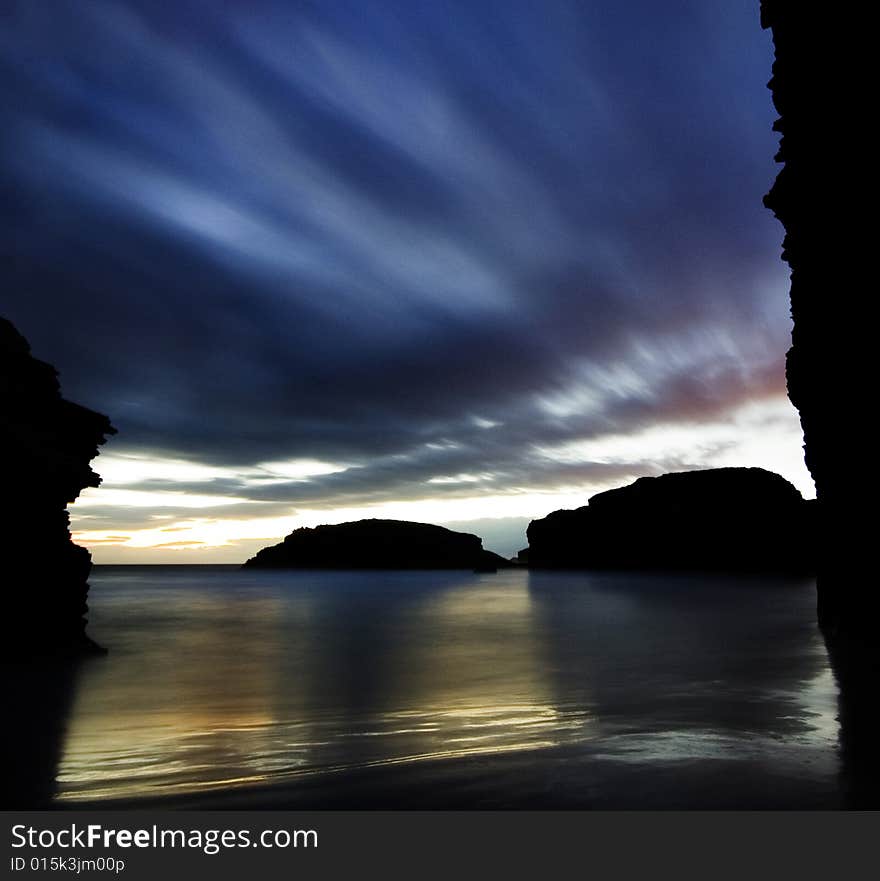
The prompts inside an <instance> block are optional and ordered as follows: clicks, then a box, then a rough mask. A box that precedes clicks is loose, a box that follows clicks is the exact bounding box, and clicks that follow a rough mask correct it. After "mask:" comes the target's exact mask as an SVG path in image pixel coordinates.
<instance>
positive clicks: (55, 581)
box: [0, 318, 115, 655]
mask: <svg viewBox="0 0 880 881" xmlns="http://www.w3.org/2000/svg"><path fill="white" fill-rule="evenodd" d="M0 413H2V427H0V461H2V462H3V468H4V474H3V490H4V509H5V510H4V520H5V522H4V526H3V529H2V531H0V541H2V544H3V549H2V558H3V569H4V573H3V575H4V578H3V586H4V590H3V616H4V617H3V620H4V627H3V632H2V635H0V640H2V650H0V651H2V654H3V655H19V654H21V653H23V652H26V653H35V654H64V655H69V654H76V653H79V652H82V651H84V650H94V649H95V648H96V647H95V645H94V643H92V642H91V640H90V639H89V638H88V637H87V636H86V634H85V618H84V616H85V613H86V609H87V607H86V595H87V593H88V584H87V578H88V575H89V570H90V568H91V556H90V554H89V552H88V551H87V550H85V548H81V547H78V546H77V545H75V544H73V542H72V541H71V540H70V532H69V531H68V523H69V516H68V513H67V505H68V504H69V503H70V502H73V501H74V500H75V499H76V497H77V496H78V495H79V493H80V491H81V490H83V489H84V488H85V487H87V486H98V484H99V483H100V482H101V479H100V477H98V475H97V474H95V472H94V471H92V469H91V468H90V467H89V462H90V461H91V460H92V459H93V458H94V457H95V456H96V455H97V454H98V449H97V448H98V446H99V445H100V444H102V443H104V441H105V439H106V436H107V435H110V434H115V429H114V428H113V427H112V426H111V425H110V422H109V420H108V419H107V417H106V416H102V415H101V414H100V413H95V412H93V411H92V410H87V409H86V408H85V407H80V406H79V405H77V404H73V403H71V402H70V401H66V400H65V399H64V398H63V397H61V392H60V390H59V386H58V379H57V373H56V371H55V370H54V369H53V368H52V367H51V366H50V365H49V364H46V363H44V362H43V361H38V360H37V359H36V358H34V357H32V356H31V354H30V348H29V346H28V344H27V342H26V340H25V339H24V337H22V336H21V334H19V333H18V331H16V329H15V328H14V327H13V326H12V324H10V322H8V321H7V320H5V319H2V318H0Z"/></svg>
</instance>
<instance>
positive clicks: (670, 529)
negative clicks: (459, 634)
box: [528, 468, 814, 571]
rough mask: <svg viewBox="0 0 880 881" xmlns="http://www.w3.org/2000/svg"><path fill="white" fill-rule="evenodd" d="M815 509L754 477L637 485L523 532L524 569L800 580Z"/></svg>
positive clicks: (706, 476)
mask: <svg viewBox="0 0 880 881" xmlns="http://www.w3.org/2000/svg"><path fill="white" fill-rule="evenodd" d="M813 511H814V503H811V502H807V501H805V500H804V499H803V497H802V496H801V494H800V493H799V492H798V491H797V490H796V489H795V488H794V487H793V486H792V485H791V484H790V483H789V482H788V481H787V480H785V479H784V478H782V477H780V476H779V475H778V474H773V473H772V472H770V471H764V470H763V469H761V468H717V469H711V470H706V471H684V472H680V473H676V474H664V475H662V476H661V477H642V478H639V479H638V480H637V481H636V482H635V483H631V484H630V485H629V486H624V487H621V488H620V489H613V490H609V491H607V492H603V493H599V494H598V495H595V496H593V497H592V498H591V499H590V501H589V504H587V505H586V506H584V507H583V508H578V509H577V510H574V511H554V512H553V513H552V514H550V515H548V516H547V517H545V518H544V519H542V520H534V521H532V523H530V524H529V528H528V537H529V549H528V561H529V566H530V567H532V568H539V569H540V568H590V569H593V568H597V569H690V570H724V571H809V570H810V568H811V564H812V559H811V543H810V541H809V538H808V536H809V535H810V532H811V530H812V522H813V519H814V518H813V516H812V515H813Z"/></svg>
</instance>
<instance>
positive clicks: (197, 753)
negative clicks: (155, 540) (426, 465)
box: [57, 566, 838, 806]
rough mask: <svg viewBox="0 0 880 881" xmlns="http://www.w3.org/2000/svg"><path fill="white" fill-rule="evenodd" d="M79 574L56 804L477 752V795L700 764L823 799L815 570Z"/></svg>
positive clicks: (831, 739)
mask: <svg viewBox="0 0 880 881" xmlns="http://www.w3.org/2000/svg"><path fill="white" fill-rule="evenodd" d="M91 584H92V590H91V596H90V605H91V615H90V618H91V624H90V632H91V634H92V636H93V637H94V638H95V639H97V640H98V641H99V642H101V643H102V644H103V645H105V646H107V647H108V648H109V650H110V654H109V655H108V656H107V657H106V658H102V659H98V660H95V661H91V662H89V663H88V664H86V665H84V667H83V669H82V671H81V673H80V675H79V677H78V683H77V689H76V696H75V700H74V703H73V707H72V711H71V714H70V718H69V720H68V724H67V733H66V737H65V741H64V747H63V752H62V758H61V762H60V766H59V771H58V794H57V798H58V799H59V800H60V801H63V802H70V801H78V800H83V799H86V800H93V799H104V798H126V799H137V798H139V797H144V796H154V795H160V794H167V793H186V792H205V791H214V790H218V789H228V788H230V787H236V786H241V785H246V784H266V783H274V782H282V783H283V782H285V781H287V782H289V783H290V784H291V785H294V784H295V783H296V781H298V780H301V779H305V778H309V779H312V780H314V778H315V777H320V775H330V774H331V772H339V771H340V770H342V771H347V770H353V769H354V770H357V769H363V768H370V767H382V766H401V765H408V764H409V765H411V766H412V768H413V769H415V768H416V767H417V766H419V765H423V763H426V762H427V761H428V760H432V759H443V760H447V761H446V762H445V763H443V764H441V765H439V766H436V765H435V767H445V768H450V769H454V768H455V767H456V765H457V764H459V765H460V761H461V760H466V759H474V758H479V759H480V761H479V763H478V764H479V767H480V769H481V774H482V775H483V776H482V778H481V779H483V780H484V785H485V786H487V787H489V788H490V789H491V788H492V787H495V788H496V789H498V788H501V789H503V788H504V787H508V788H510V787H516V786H517V785H518V784H517V781H516V779H514V778H512V777H511V776H510V770H511V768H520V769H523V768H527V769H531V770H530V772H529V773H530V774H531V778H530V779H531V783H530V784H529V785H535V783H534V779H533V778H536V775H538V776H540V775H541V774H543V775H544V776H543V777H542V780H543V782H542V783H541V784H540V785H541V786H543V787H544V789H545V790H552V787H557V788H558V791H559V792H560V793H561V795H560V797H562V795H563V794H565V793H567V794H568V795H569V796H570V795H571V794H572V792H578V791H579V792H587V791H589V792H591V793H592V795H594V796H597V797H599V801H600V802H601V801H602V798H601V796H603V787H604V789H605V790H607V792H604V795H608V794H609V793H611V794H613V793H617V794H619V792H620V789H621V787H622V786H630V787H632V786H635V787H636V788H637V789H638V788H639V787H641V791H643V792H644V791H645V790H646V788H647V789H650V787H651V786H652V785H655V786H658V785H660V784H659V783H658V782H657V781H665V782H663V783H662V786H664V787H667V789H668V787H670V786H671V787H673V788H674V787H675V786H679V785H681V786H693V785H696V784H695V783H694V781H706V780H707V779H709V778H711V775H713V774H714V775H715V777H714V778H712V779H717V780H720V781H722V782H720V783H719V784H718V785H721V786H725V787H728V788H730V787H734V789H735V788H736V787H737V786H739V785H741V784H740V783H738V782H737V781H751V782H750V783H748V784H747V787H746V789H744V790H743V798H744V799H745V800H746V801H748V799H749V797H750V796H749V792H752V790H754V787H755V786H758V787H759V788H760V787H761V786H765V787H771V788H772V787H775V786H779V785H781V786H783V787H785V786H788V785H796V786H806V787H807V790H808V792H809V793H810V795H809V798H813V797H816V798H818V799H819V802H820V803H824V801H823V800H825V799H833V797H834V788H835V786H836V783H835V781H836V777H837V773H838V756H837V737H838V730H837V722H836V718H835V717H836V697H837V693H836V688H835V685H834V681H833V679H832V676H831V673H830V670H829V664H828V658H827V655H826V652H825V649H824V646H823V644H822V641H821V639H820V637H819V633H818V631H817V629H816V627H815V623H814V621H815V611H814V602H815V587H814V584H813V582H812V581H810V580H803V579H801V580H797V579H795V580H792V579H779V578H776V579H773V578H734V577H712V576H681V577H672V576H669V575H662V576H661V575H621V574H613V575H605V574H603V575H591V574H583V573H578V574H571V573H531V574H530V573H528V572H525V571H521V570H512V571H502V572H499V573H498V574H494V575H488V574H486V575H482V574H471V573H464V572H454V573H445V572H424V573H421V572H419V573H413V572H379V573H376V572H363V573H361V572H356V573H352V572H253V571H241V570H238V569H236V568H232V567H219V566H218V567H201V566H199V567H184V566H179V567H97V568H96V569H95V570H94V572H93V575H92V578H91ZM514 756H515V757H516V758H517V762H516V763H515V764H511V762H510V759H511V758H512V757H514ZM551 758H552V761H551ZM538 768H543V769H544V770H543V771H541V772H540V773H539V772H538V771H536V770H535V769H538ZM496 769H497V774H496V775H495V777H496V778H497V779H495V778H493V773H494V771H495V770H496ZM646 771H650V774H648V775H647V776H646V774H645V772H646ZM707 773H708V774H709V777H708V778H707ZM505 774H506V775H507V776H505ZM719 774H721V777H719V776H718V775H719ZM651 775H653V776H651ZM658 775H660V776H658ZM514 777H515V775H514ZM691 778H693V780H691V783H686V782H680V783H676V781H687V780H689V779H691ZM523 779H524V778H523ZM756 779H758V780H760V781H763V782H760V783H755V782H754V781H755V780H756ZM652 781H653V782H652ZM523 785H525V784H523ZM704 785H706V786H708V785H709V784H708V783H705V784H704ZM712 785H715V784H712ZM742 785H744V786H746V784H742ZM578 787H581V789H580V790H579V789H578ZM748 787H751V790H748ZM747 790H748V791H747ZM554 791H555V790H554ZM817 793H818V795H817ZM545 794H546V792H545ZM657 798H660V799H661V803H662V796H657ZM655 800H656V799H655ZM669 801H670V803H671V804H675V803H676V798H675V797H674V793H672V797H670V799H669ZM684 801H685V802H686V801H687V799H686V798H685V799H684ZM728 801H729V799H728ZM632 802H633V805H634V806H638V804H640V803H642V802H641V801H640V797H639V796H638V795H634V796H633V799H632ZM622 803H623V804H627V800H626V798H623V799H622ZM644 803H645V804H649V803H651V799H650V793H648V796H647V800H645V801H644Z"/></svg>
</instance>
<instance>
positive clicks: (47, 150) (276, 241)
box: [0, 0, 814, 563]
mask: <svg viewBox="0 0 880 881" xmlns="http://www.w3.org/2000/svg"><path fill="white" fill-rule="evenodd" d="M0 23H2V26H0V96H2V102H3V107H4V110H3V128H2V132H0V189H2V195H3V198H2V199H0V213H2V217H3V221H4V224H3V225H4V230H5V235H4V236H3V244H2V247H3V254H2V258H3V266H4V270H3V272H4V276H5V279H4V285H3V290H2V291H0V313H2V314H4V315H5V316H6V317H8V318H10V319H11V320H12V321H13V322H14V323H15V324H16V326H17V327H18V329H19V330H20V331H21V332H22V333H23V334H24V335H25V336H26V337H27V338H28V339H29V341H30V343H31V346H32V349H33V351H34V354H35V355H36V356H37V357H39V358H42V359H44V360H47V361H49V362H51V363H52V364H53V365H55V366H56V368H58V370H59V371H60V374H61V382H62V388H63V391H64V394H65V395H66V396H67V397H68V398H70V399H72V400H76V401H78V402H79V403H82V404H84V405H86V406H89V407H92V408H94V409H97V410H99V411H101V412H103V413H106V414H108V415H109V416H110V417H111V419H112V421H113V423H114V425H115V426H116V427H117V428H118V430H119V434H118V435H117V436H115V437H114V438H112V440H111V441H110V442H109V443H108V444H107V445H106V446H105V447H104V448H103V450H102V452H101V455H100V457H99V458H98V459H96V460H95V462H93V467H94V468H95V470H97V471H98V472H99V473H100V474H101V475H102V476H103V478H104V483H103V486H102V487H101V488H99V489H89V490H87V491H86V492H84V493H83V495H82V496H81V498H80V499H79V500H78V501H77V503H76V504H75V505H74V506H72V508H71V517H72V528H73V530H74V536H75V539H76V540H77V541H78V542H79V543H81V544H84V545H86V546H88V547H89V548H90V549H91V551H92V553H93V557H94V560H95V562H97V563H110V562H131V563H135V562H157V563H158V562H174V563H201V562H240V561H242V560H244V559H245V558H247V557H248V556H250V555H251V554H253V553H254V552H255V551H256V550H257V549H258V548H260V547H262V546H264V545H266V544H271V543H274V541H275V540H277V539H278V538H280V537H281V536H283V535H285V534H286V533H288V532H289V531H291V530H292V529H294V528H296V527H299V526H313V525H317V524H318V523H334V522H342V521H345V520H354V519H360V518H361V517H372V516H379V517H394V518H400V519H410V520H419V521H422V522H433V523H442V524H445V525H451V526H452V527H453V528H461V529H466V530H467V531H472V532H476V533H477V534H479V535H481V536H482V537H483V538H484V544H485V545H486V546H487V547H489V548H491V549H493V550H496V551H499V552H501V553H503V554H505V555H510V554H512V553H514V552H515V551H516V550H517V549H518V548H520V547H523V546H525V543H526V540H525V526H526V525H527V523H528V521H529V520H530V519H533V518H535V517H540V516H544V515H546V514H547V513H549V512H550V511H552V510H555V509H557V508H563V507H577V506H579V505H582V504H584V503H585V502H586V500H587V499H588V498H589V496H590V495H592V494H593V493H595V492H598V491H601V490H604V489H608V488H611V487H614V486H620V485H623V484H625V483H628V482H631V481H632V480H633V479H635V478H637V477H639V476H642V475H653V474H660V473H663V472H666V471H680V470H687V469H692V468H706V467H717V466H726V465H751V466H755V465H756V466H761V467H766V468H769V469H771V470H774V471H777V472H779V473H780V474H782V475H783V476H785V477H787V478H788V479H789V480H791V481H792V482H793V483H794V484H795V485H796V486H797V487H798V488H799V489H800V490H801V491H802V492H803V493H804V495H806V496H813V495H814V491H813V486H812V481H811V480H810V477H809V474H808V472H807V471H806V468H805V466H804V463H803V451H802V435H801V431H800V425H799V421H798V417H797V413H796V411H795V410H794V409H793V407H792V406H791V404H790V403H789V402H788V399H787V397H786V395H785V377H784V357H785V351H786V350H787V349H788V347H789V345H790V330H791V324H790V316H789V305H788V273H787V269H786V267H785V265H784V264H783V263H782V262H781V261H780V256H779V255H780V249H781V240H782V228H781V226H780V225H779V224H778V223H777V222H776V221H775V220H774V218H773V217H772V215H771V214H770V212H768V211H767V210H766V209H764V208H763V206H762V204H761V199H762V196H763V194H764V193H765V192H766V191H767V190H768V189H769V187H770V185H771V184H772V181H773V178H774V177H775V175H776V172H777V167H776V165H775V163H774V161H773V156H774V153H775V152H776V149H777V140H778V136H777V135H776V134H774V133H773V132H772V130H771V126H772V122H773V120H774V118H775V113H774V110H773V108H772V105H771V101H770V93H769V91H768V90H767V88H766V82H767V80H768V79H769V77H770V65H771V63H772V45H771V42H770V37H769V35H768V34H767V33H766V32H764V31H762V30H761V28H760V23H759V17H758V3H757V2H756V0H748V2H746V0H669V2H664V3H662V4H660V3H656V2H654V0H614V2H611V0H570V2H569V0H546V2H542V3H535V2H532V0H503V2H501V0H499V2H494V0H493V2H489V0H454V2H453V0H430V2H427V0H425V2H420V0H376V2H370V3H364V2H363V0H357V2H355V0H350V2H347V0H339V2H333V0H324V2H295V0H287V2H281V0H247V2H244V0H239V2H236V0H225V2H223V0H211V2H207V0H176V2H175V3H173V4H172V3H160V2H157V0H149V2H148V0H113V2H104V0H94V2H93V0H51V2H50V0H22V2H15V0H10V2H6V3H4V4H3V5H2V7H0Z"/></svg>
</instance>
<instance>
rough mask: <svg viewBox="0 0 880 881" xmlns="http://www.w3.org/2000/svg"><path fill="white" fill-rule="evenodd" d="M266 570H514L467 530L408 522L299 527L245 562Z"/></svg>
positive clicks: (363, 521) (368, 521)
mask: <svg viewBox="0 0 880 881" xmlns="http://www.w3.org/2000/svg"><path fill="white" fill-rule="evenodd" d="M244 565H245V566H247V567H251V568H264V569H479V570H480V571H486V570H492V569H496V568H501V567H503V566H509V565H510V563H509V562H508V561H507V560H505V559H504V558H503V557H500V556H499V555H498V554H493V553H492V552H491V551H486V550H483V542H482V541H481V540H480V539H479V538H478V537H477V536H476V535H470V534H468V533H466V532H453V531H452V530H451V529H444V528H443V527H442V526H431V525H429V524H427V523H409V522H407V521H405V520H357V521H355V522H353V523H340V524H338V525H336V526H316V527H315V528H314V529H297V530H295V531H294V532H291V533H290V535H288V536H287V538H285V539H284V541H283V542H281V543H280V544H277V545H273V546H272V547H268V548H263V550H261V551H260V552H259V553H258V554H257V555H256V556H254V557H251V559H250V560H248V561H247V562H246V563H245V564H244Z"/></svg>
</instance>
